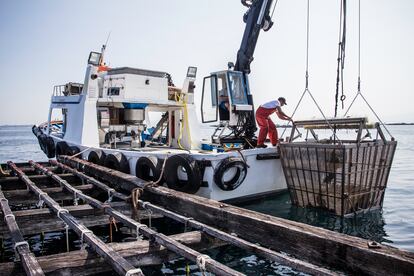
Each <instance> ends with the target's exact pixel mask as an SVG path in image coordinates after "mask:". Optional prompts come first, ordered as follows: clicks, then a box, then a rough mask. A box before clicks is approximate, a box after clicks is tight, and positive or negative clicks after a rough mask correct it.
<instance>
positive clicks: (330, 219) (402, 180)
mask: <svg viewBox="0 0 414 276" xmlns="http://www.w3.org/2000/svg"><path fill="white" fill-rule="evenodd" d="M389 129H390V131H391V133H392V134H393V136H394V137H395V138H396V139H397V141H398V147H397V151H396V154H395V158H394V163H393V168H392V170H391V174H390V178H389V181H388V188H387V190H386V193H385V199H384V208H383V210H382V211H375V212H370V213H367V214H363V215H359V216H358V217H357V218H350V219H345V220H344V221H342V222H341V220H339V219H338V218H337V217H335V216H332V215H329V214H327V213H325V212H321V211H310V210H305V209H302V208H296V207H293V206H291V204H290V199H289V195H288V194H287V193H284V194H282V195H279V196H277V197H274V198H271V199H266V200H261V201H257V202H254V203H250V204H247V205H246V204H245V205H242V207H245V208H248V209H251V210H255V211H259V212H262V213H267V214H271V215H274V216H277V217H282V218H286V219H290V220H295V221H299V222H304V223H307V224H311V225H314V226H318V227H323V228H326V229H330V230H334V231H338V232H341V233H346V234H349V235H353V236H358V237H362V238H366V239H370V240H375V241H379V242H382V243H386V244H389V245H392V246H395V247H398V248H401V249H405V250H409V251H414V185H413V183H414V126H389ZM29 159H32V160H36V161H47V158H46V156H45V155H44V153H43V152H42V151H41V150H40V148H39V145H38V142H37V139H36V138H35V136H34V135H33V134H32V132H31V127H30V126H0V163H5V162H6V161H8V160H12V161H14V162H26V161H28V160H29ZM160 227H162V226H161V225H160ZM100 236H101V238H102V239H103V240H105V239H107V237H106V236H105V235H100ZM29 238H30V239H31V240H32V242H30V244H31V246H32V250H33V251H35V253H36V255H39V254H40V255H41V254H42V253H39V251H41V252H43V253H44V252H46V251H47V252H48V254H51V253H56V252H63V251H64V250H58V249H57V248H59V245H60V246H61V247H62V248H64V237H63V233H49V234H46V238H43V237H42V241H43V240H46V244H44V242H42V245H39V242H38V241H39V237H37V236H33V237H29ZM71 238H72V239H73V240H75V239H76V236H75V235H72V236H71ZM117 238H118V239H121V240H122V238H123V236H122V235H121V234H119V236H118V237H117ZM4 247H5V248H6V251H7V247H8V241H4ZM40 247H42V248H41V249H39V248H40ZM73 247H74V248H75V247H76V242H75V244H74V245H73ZM208 254H209V255H211V256H212V257H214V258H215V259H217V260H218V261H220V262H223V263H225V264H227V265H229V266H231V267H233V268H234V269H236V270H239V271H243V272H244V273H247V274H249V275H259V274H260V275H292V274H297V273H295V272H294V271H292V270H291V269H290V268H288V267H285V266H281V265H277V264H275V263H272V262H268V261H266V260H263V259H261V258H258V257H256V256H254V255H252V254H249V253H248V252H245V251H242V250H239V249H237V248H234V247H231V246H227V247H224V248H222V249H220V250H211V251H209V252H208ZM3 255H4V256H2V258H3V260H8V257H7V256H8V254H7V252H6V254H3ZM9 255H10V254H9ZM185 265H186V262H185V261H184V260H178V261H175V262H170V263H168V264H165V265H163V266H162V267H160V268H159V270H157V271H155V272H154V271H146V275H147V274H148V275H151V274H153V275H157V274H159V273H162V274H166V275H185V269H184V267H185ZM190 270H191V273H192V274H193V273H196V272H197V266H195V265H194V264H192V265H190ZM144 272H145V271H144Z"/></svg>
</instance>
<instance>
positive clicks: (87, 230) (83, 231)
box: [80, 229, 93, 248]
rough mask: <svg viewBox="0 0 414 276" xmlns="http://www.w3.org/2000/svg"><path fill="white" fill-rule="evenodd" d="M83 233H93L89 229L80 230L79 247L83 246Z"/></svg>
mask: <svg viewBox="0 0 414 276" xmlns="http://www.w3.org/2000/svg"><path fill="white" fill-rule="evenodd" d="M85 234H93V232H92V231H91V230H89V229H86V230H82V232H81V236H80V244H81V248H82V247H83V243H84V241H83V236H84V235H85Z"/></svg>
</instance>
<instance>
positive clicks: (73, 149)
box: [65, 146, 80, 156]
mask: <svg viewBox="0 0 414 276" xmlns="http://www.w3.org/2000/svg"><path fill="white" fill-rule="evenodd" d="M79 152H80V150H79V148H78V147H77V146H69V147H67V148H66V151H65V155H68V156H73V155H75V154H78V153H79Z"/></svg>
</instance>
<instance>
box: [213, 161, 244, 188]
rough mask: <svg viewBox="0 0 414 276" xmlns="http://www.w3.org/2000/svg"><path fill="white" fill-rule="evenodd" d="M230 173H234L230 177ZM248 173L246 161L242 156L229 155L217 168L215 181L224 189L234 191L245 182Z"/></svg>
mask: <svg viewBox="0 0 414 276" xmlns="http://www.w3.org/2000/svg"><path fill="white" fill-rule="evenodd" d="M229 174H232V175H230V179H228V178H229V176H228V175H229ZM226 175H227V176H226ZM246 175H247V165H246V163H245V162H244V161H243V160H242V159H240V158H236V157H229V158H226V159H224V160H223V161H221V162H220V164H219V165H218V166H217V168H216V169H215V171H214V182H215V183H216V184H217V186H219V187H220V188H221V189H222V190H224V191H233V190H235V189H236V188H237V187H239V186H240V185H241V184H242V183H243V181H244V179H245V178H246Z"/></svg>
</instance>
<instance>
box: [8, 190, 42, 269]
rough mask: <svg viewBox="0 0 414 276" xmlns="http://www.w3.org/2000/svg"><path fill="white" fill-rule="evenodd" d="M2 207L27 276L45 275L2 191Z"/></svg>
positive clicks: (15, 248)
mask: <svg viewBox="0 0 414 276" xmlns="http://www.w3.org/2000/svg"><path fill="white" fill-rule="evenodd" d="M0 206H1V211H2V212H3V215H4V220H5V222H6V224H7V228H8V229H9V232H10V236H11V238H12V241H13V243H14V245H13V246H14V250H15V251H16V253H17V254H19V257H20V260H21V262H22V265H23V268H24V271H25V272H26V274H27V275H33V276H40V275H45V274H44V273H43V270H42V268H41V267H40V265H39V263H38V262H37V260H36V257H35V256H34V255H33V254H32V252H30V248H29V244H28V243H27V242H26V241H25V240H24V238H23V235H22V234H21V233H20V229H19V226H18V225H17V223H16V220H15V218H14V215H13V212H12V211H11V210H10V206H9V204H8V201H7V199H6V198H5V197H4V194H3V192H2V191H1V190H0Z"/></svg>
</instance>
